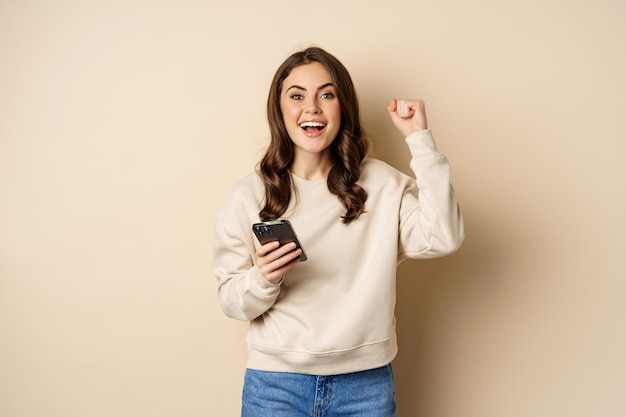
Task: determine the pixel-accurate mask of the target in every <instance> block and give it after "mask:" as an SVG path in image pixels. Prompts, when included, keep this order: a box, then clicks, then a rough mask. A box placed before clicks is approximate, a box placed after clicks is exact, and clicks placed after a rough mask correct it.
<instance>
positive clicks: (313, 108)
mask: <svg viewBox="0 0 626 417" xmlns="http://www.w3.org/2000/svg"><path fill="white" fill-rule="evenodd" d="M320 111H321V109H320V106H319V104H318V102H317V100H311V101H309V103H307V107H306V112H307V113H319V112H320Z"/></svg>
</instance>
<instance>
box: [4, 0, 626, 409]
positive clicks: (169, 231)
mask: <svg viewBox="0 0 626 417" xmlns="http://www.w3.org/2000/svg"><path fill="white" fill-rule="evenodd" d="M311 43H313V44H318V45H321V46H323V47H325V48H326V49H328V50H329V51H330V52H332V53H334V54H335V55H337V56H338V57H339V58H340V59H341V60H342V61H343V62H344V64H345V65H346V66H347V67H348V68H349V70H350V71H351V73H352V75H353V77H354V81H355V83H356V84H357V88H358V91H359V92H360V97H361V100H362V106H363V110H364V113H365V115H366V117H367V119H368V123H369V128H370V130H371V132H372V133H373V134H374V135H375V136H376V138H377V150H376V155H377V156H378V157H380V158H381V159H384V160H386V161H387V162H389V163H391V164H393V165H394V166H396V167H398V168H399V169H401V170H403V171H408V165H407V162H408V154H407V149H406V147H405V145H404V143H403V142H402V138H401V137H399V135H398V133H396V132H395V131H394V128H393V127H392V125H391V123H390V122H389V121H388V120H387V115H386V110H385V107H386V105H387V103H388V101H389V100H390V99H391V98H392V97H394V96H397V97H420V98H423V99H424V100H425V101H426V103H427V110H428V114H429V120H430V125H431V128H432V130H433V132H434V134H435V136H436V139H437V141H438V144H439V147H440V149H441V150H442V151H444V152H445V153H446V154H447V155H448V157H449V159H450V160H451V162H452V164H453V180H454V184H455V187H456V189H457V192H458V196H459V199H460V201H461V204H462V208H463V210H464V214H465V220H466V231H467V239H466V242H465V243H464V246H463V247H462V249H461V250H460V251H459V252H458V253H457V254H455V255H453V256H450V257H447V258H443V259H438V260H432V261H424V262H408V263H405V264H403V265H402V266H401V269H400V273H399V275H400V276H399V284H398V285H399V288H398V289H399V300H398V308H397V315H398V319H399V332H400V337H399V339H400V354H399V356H398V358H397V360H396V361H395V363H394V365H395V369H396V375H397V391H398V401H399V406H398V407H399V413H398V415H399V416H400V417H409V416H428V417H455V416H458V417H502V416H507V417H522V416H523V417H530V416H532V417H555V416H563V417H565V416H567V417H583V416H585V417H590V416H594V417H604V416H611V417H612V416H616V417H617V416H623V415H625V414H626V399H625V398H626V397H625V396H624V392H625V391H626V336H625V329H624V326H625V320H624V319H626V306H625V303H624V302H623V301H622V300H623V298H624V295H625V291H626V284H625V282H624V278H625V277H626V274H625V268H624V266H623V259H624V257H625V255H624V249H626V245H625V244H624V235H625V234H626V221H625V219H624V213H626V195H625V194H626V192H625V191H626V190H625V186H624V179H625V178H626V172H625V171H626V169H625V164H624V157H625V156H626V145H625V144H626V134H625V133H624V132H625V128H624V121H625V116H626V82H625V79H626V77H625V74H626V5H625V3H624V2H623V1H622V0H594V1H591V0H587V1H582V0H568V1H565V0H525V1H515V2H513V1H504V2H503V1H497V0H476V1H471V2H468V1H463V0H423V1H408V0H406V1H393V0H390V1H385V2H364V1H360V0H358V1H357V0H350V1H348V0H343V1H342V0H339V1H338V0H333V1H330V0H320V1H316V2H301V1H297V0H279V1H277V0H270V1H263V2H261V1H247V2H241V1H232V2H226V1H223V2H211V1H200V0H196V1H194V0H176V1H174V0H157V1H154V0H150V1H148V0H143V1H142V0H130V1H128V0H109V1H78V0H73V1H72V0H66V1H43V0H40V1H36V0H31V1H28V0H23V1H18V0H0V415H2V416H6V417H38V416H42V417H43V416H46V417H57V416H58V417H85V416H89V417H100V416H102V417H104V416H106V417H114V416H128V417H143V416H146V417H147V416H150V417H174V416H176V417H179V416H181V417H187V416H189V417H200V416H219V417H221V416H236V415H238V410H239V399H240V389H241V383H242V375H243V368H244V363H245V348H244V345H243V335H244V332H245V328H246V324H245V323H239V322H236V321H234V320H230V319H227V318H225V317H224V316H223V314H222V313H221V310H220V307H219V305H218V301H217V297H216V284H215V280H214V278H213V277H212V275H211V258H210V251H211V244H212V242H211V239H212V223H213V216H214V214H215V211H216V209H217V207H218V205H219V203H220V202H221V201H222V199H223V197H224V195H225V193H226V192H227V190H228V189H229V188H230V187H231V186H232V184H233V183H234V182H235V181H236V180H237V179H238V178H240V177H241V176H242V175H244V174H245V173H247V172H248V171H250V170H251V169H252V168H253V166H254V164H255V162H256V161H257V159H258V157H259V155H260V152H261V150H262V149H263V147H264V145H265V143H266V138H267V129H266V126H265V114H264V106H265V98H266V94H267V90H268V85H269V81H270V78H271V76H272V75H273V73H274V70H275V69H276V67H277V66H278V65H279V63H280V62H281V61H282V60H283V59H284V58H285V57H286V56H287V55H288V54H289V53H291V52H292V51H294V50H295V49H296V48H298V47H299V46H300V45H305V44H311Z"/></svg>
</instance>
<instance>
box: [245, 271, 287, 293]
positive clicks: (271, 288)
mask: <svg viewBox="0 0 626 417" xmlns="http://www.w3.org/2000/svg"><path fill="white" fill-rule="evenodd" d="M251 272H252V282H253V285H254V288H255V290H256V293H257V294H258V295H259V296H261V297H263V298H267V299H271V298H274V297H276V295H277V293H278V292H279V291H280V284H282V282H283V280H282V279H281V280H280V281H279V282H278V283H276V284H272V283H271V282H269V281H268V280H266V279H265V277H264V276H263V275H262V274H261V271H259V268H258V267H257V266H256V265H255V266H253V267H252V271H251Z"/></svg>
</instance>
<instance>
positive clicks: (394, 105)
mask: <svg viewBox="0 0 626 417" xmlns="http://www.w3.org/2000/svg"><path fill="white" fill-rule="evenodd" d="M397 109H398V100H396V99H395V98H394V99H392V100H391V103H389V106H387V110H388V111H389V113H395V111H396V110H397Z"/></svg>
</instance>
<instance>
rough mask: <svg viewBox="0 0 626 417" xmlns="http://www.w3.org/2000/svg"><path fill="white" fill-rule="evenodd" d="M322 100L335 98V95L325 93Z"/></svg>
mask: <svg viewBox="0 0 626 417" xmlns="http://www.w3.org/2000/svg"><path fill="white" fill-rule="evenodd" d="M322 98H335V95H334V94H333V93H323V94H322Z"/></svg>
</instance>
